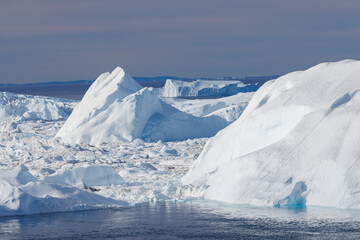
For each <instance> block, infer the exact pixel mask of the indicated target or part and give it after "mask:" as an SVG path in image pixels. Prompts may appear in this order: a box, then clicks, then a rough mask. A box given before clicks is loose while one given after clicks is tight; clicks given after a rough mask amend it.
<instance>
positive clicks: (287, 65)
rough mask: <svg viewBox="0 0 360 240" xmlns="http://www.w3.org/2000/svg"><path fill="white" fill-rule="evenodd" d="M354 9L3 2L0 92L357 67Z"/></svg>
mask: <svg viewBox="0 0 360 240" xmlns="http://www.w3.org/2000/svg"><path fill="white" fill-rule="evenodd" d="M359 12H360V1H359V0H302V1H299V0H178V1H176V0H123V1H121V0H103V1H99V0H97V1H95V0H61V1H58V0H0V83H30V82H49V81H72V80H93V79H95V78H96V77H97V76H98V75H99V74H100V73H103V72H107V71H112V70H113V69H114V68H115V67H116V66H121V67H123V68H124V69H125V70H126V71H127V72H128V73H130V75H132V76H161V75H171V76H177V77H225V76H234V77H243V76H262V75H276V74H285V73H288V72H291V71H295V70H303V69H306V68H309V67H311V66H313V65H315V64H318V63H321V62H329V61H338V60H343V59H357V60H360V14H359Z"/></svg>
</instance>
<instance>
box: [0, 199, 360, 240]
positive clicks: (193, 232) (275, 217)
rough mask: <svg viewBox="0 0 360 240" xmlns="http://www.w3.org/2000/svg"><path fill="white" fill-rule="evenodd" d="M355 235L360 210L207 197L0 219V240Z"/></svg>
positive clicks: (359, 224)
mask: <svg viewBox="0 0 360 240" xmlns="http://www.w3.org/2000/svg"><path fill="white" fill-rule="evenodd" d="M119 238H124V239H360V211H358V210H341V209H332V208H316V207H306V208H275V207H254V206H241V205H229V204H224V203H218V202H211V201H188V202H158V203H155V204H154V203H147V204H142V205H137V206H133V207H127V208H120V209H105V210H92V211H81V212H65V213H53V214H42V215H41V214H40V215H29V216H16V217H2V218H0V239H4V240H5V239H119Z"/></svg>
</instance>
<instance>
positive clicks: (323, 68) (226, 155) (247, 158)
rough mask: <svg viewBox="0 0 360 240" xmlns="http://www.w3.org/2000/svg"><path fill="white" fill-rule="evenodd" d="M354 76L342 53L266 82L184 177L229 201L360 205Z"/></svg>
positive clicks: (359, 69)
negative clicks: (340, 58) (340, 56)
mask: <svg viewBox="0 0 360 240" xmlns="http://www.w3.org/2000/svg"><path fill="white" fill-rule="evenodd" d="M359 76H360V62H359V61H354V60H345V61H341V62H335V63H323V64H319V65H317V66H315V67H312V68H310V69H308V70H306V71H298V72H293V73H290V74H287V75H284V76H282V77H280V78H278V79H276V80H273V81H270V82H267V83H266V84H265V85H263V86H262V87H261V88H260V89H259V90H258V91H257V92H256V93H255V95H254V97H253V98H252V100H251V101H250V103H249V105H248V107H247V108H246V110H245V111H244V112H243V114H242V115H241V116H240V118H239V119H238V120H236V121H235V122H234V123H233V124H231V125H229V126H228V127H227V128H225V129H223V130H222V131H220V132H219V133H218V134H217V135H216V136H215V137H213V138H211V139H210V140H209V141H208V142H207V144H206V146H205V148H204V150H203V151H202V153H201V154H200V156H199V158H198V159H197V160H196V161H195V163H194V164H193V166H192V167H191V169H190V170H189V172H188V173H187V174H186V175H185V176H184V177H183V178H182V183H183V184H188V185H189V186H192V187H193V188H194V189H196V188H197V189H198V191H197V192H196V193H195V192H194V194H193V195H197V196H200V197H203V198H206V199H213V200H219V201H225V202H231V203H240V204H253V205H275V206H289V205H290V206H291V205H305V204H306V205H318V206H328V207H339V208H360V196H359V192H360V191H359V187H360V179H359V177H358V176H359V175H358V174H359V172H360V165H359V164H360V162H359V161H358V160H359V156H360V149H359V147H358V145H359V143H360V134H359V131H358V129H359V127H360V121H359V120H358V117H359V113H360V105H359V103H360V102H359V101H360V95H359V89H360V81H359Z"/></svg>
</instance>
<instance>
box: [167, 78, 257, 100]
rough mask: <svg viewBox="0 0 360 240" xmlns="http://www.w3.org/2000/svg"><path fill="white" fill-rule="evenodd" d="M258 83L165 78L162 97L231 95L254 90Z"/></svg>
mask: <svg viewBox="0 0 360 240" xmlns="http://www.w3.org/2000/svg"><path fill="white" fill-rule="evenodd" d="M258 88H259V87H258V84H244V83H243V82H241V81H215V80H196V81H193V82H187V81H181V80H172V79H167V80H166V82H165V86H164V88H163V97H182V98H188V97H216V96H231V95H235V94H237V93H239V92H254V91H256V90H257V89H258Z"/></svg>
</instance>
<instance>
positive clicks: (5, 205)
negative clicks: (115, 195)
mask: <svg viewBox="0 0 360 240" xmlns="http://www.w3.org/2000/svg"><path fill="white" fill-rule="evenodd" d="M0 192H1V194H0V216H9V215H26V214H38V213H49V212H63V211H76V210H87V209H97V208H109V207H119V206H126V205H127V203H126V202H124V201H119V200H114V199H111V198H106V197H103V196H100V195H97V194H94V193H90V192H86V191H82V190H80V189H78V188H75V187H70V186H66V185H61V184H53V183H48V182H45V181H39V180H37V179H36V178H35V177H34V176H32V175H31V174H30V173H29V171H28V169H27V168H26V167H25V166H24V165H20V166H18V167H16V168H13V169H1V170H0Z"/></svg>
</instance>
